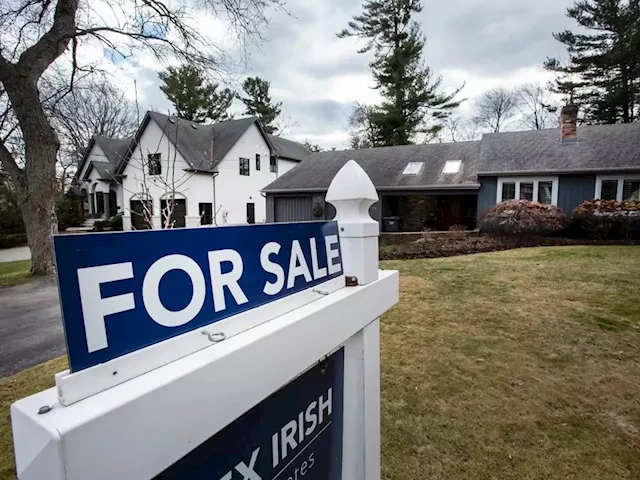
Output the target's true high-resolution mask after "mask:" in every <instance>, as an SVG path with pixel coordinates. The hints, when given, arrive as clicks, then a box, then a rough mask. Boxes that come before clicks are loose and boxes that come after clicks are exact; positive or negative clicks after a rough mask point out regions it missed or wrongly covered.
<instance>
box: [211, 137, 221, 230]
mask: <svg viewBox="0 0 640 480" xmlns="http://www.w3.org/2000/svg"><path fill="white" fill-rule="evenodd" d="M209 161H210V162H211V168H213V137H211V148H209ZM219 174H220V172H213V174H212V175H211V177H212V178H213V185H212V187H213V208H212V209H211V216H212V217H213V224H214V225H215V226H216V227H217V226H218V210H217V209H216V177H217V176H218V175H219Z"/></svg>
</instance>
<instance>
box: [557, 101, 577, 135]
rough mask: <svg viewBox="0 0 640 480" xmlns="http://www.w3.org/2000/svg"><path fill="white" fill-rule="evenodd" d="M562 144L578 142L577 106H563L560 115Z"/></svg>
mask: <svg viewBox="0 0 640 480" xmlns="http://www.w3.org/2000/svg"><path fill="white" fill-rule="evenodd" d="M560 129H561V136H562V143H571V142H577V141H578V106H577V105H565V106H564V107H562V112H561V113H560Z"/></svg>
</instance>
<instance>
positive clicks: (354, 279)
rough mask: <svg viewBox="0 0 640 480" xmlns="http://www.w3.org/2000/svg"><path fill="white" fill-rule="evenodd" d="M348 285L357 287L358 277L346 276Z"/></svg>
mask: <svg viewBox="0 0 640 480" xmlns="http://www.w3.org/2000/svg"><path fill="white" fill-rule="evenodd" d="M345 281H346V284H347V287H357V286H358V277H345Z"/></svg>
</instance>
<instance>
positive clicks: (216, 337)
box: [202, 330, 227, 343]
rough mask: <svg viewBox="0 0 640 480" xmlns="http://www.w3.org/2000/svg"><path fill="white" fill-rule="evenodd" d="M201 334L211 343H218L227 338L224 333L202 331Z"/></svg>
mask: <svg viewBox="0 0 640 480" xmlns="http://www.w3.org/2000/svg"><path fill="white" fill-rule="evenodd" d="M202 334H203V335H206V336H207V338H208V339H209V341H210V342H211V343H218V342H221V341H222V340H224V339H225V338H227V335H226V334H225V333H224V332H214V333H209V332H207V331H206V330H203V331H202Z"/></svg>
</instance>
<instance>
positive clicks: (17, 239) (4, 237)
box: [0, 233, 27, 249]
mask: <svg viewBox="0 0 640 480" xmlns="http://www.w3.org/2000/svg"><path fill="white" fill-rule="evenodd" d="M25 245H27V234H26V233H0V249H2V248H14V247H24V246H25Z"/></svg>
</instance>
